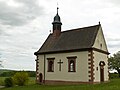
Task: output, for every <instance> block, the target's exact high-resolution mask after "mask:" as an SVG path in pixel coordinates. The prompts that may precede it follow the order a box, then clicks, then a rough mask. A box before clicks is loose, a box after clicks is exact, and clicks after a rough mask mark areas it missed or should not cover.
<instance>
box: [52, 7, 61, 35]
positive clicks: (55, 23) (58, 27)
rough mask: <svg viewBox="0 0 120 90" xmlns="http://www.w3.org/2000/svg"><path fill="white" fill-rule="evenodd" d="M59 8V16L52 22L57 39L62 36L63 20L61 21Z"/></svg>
mask: <svg viewBox="0 0 120 90" xmlns="http://www.w3.org/2000/svg"><path fill="white" fill-rule="evenodd" d="M58 9H59V8H58V7H57V14H56V16H55V17H54V20H53V22H52V25H53V35H54V36H55V37H58V36H59V35H60V34H61V25H62V23H61V20H60V16H59V15H58Z"/></svg>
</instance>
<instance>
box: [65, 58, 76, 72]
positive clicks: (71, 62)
mask: <svg viewBox="0 0 120 90" xmlns="http://www.w3.org/2000/svg"><path fill="white" fill-rule="evenodd" d="M76 58H77V57H76V56H75V57H67V59H68V72H76Z"/></svg>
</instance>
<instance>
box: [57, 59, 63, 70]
mask: <svg viewBox="0 0 120 90" xmlns="http://www.w3.org/2000/svg"><path fill="white" fill-rule="evenodd" d="M58 64H59V71H61V68H62V67H61V66H62V64H63V62H62V61H61V59H60V60H59V62H58Z"/></svg>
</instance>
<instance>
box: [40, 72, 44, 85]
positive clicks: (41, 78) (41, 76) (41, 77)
mask: <svg viewBox="0 0 120 90" xmlns="http://www.w3.org/2000/svg"><path fill="white" fill-rule="evenodd" d="M39 82H40V84H42V82H43V75H42V73H40V74H39Z"/></svg>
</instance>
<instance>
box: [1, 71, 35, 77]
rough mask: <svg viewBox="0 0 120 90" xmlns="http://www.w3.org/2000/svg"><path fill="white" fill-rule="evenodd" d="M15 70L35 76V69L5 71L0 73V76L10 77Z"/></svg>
mask: <svg viewBox="0 0 120 90" xmlns="http://www.w3.org/2000/svg"><path fill="white" fill-rule="evenodd" d="M17 72H27V73H28V75H29V77H35V76H36V72H35V71H6V72H2V73H0V77H11V76H13V75H14V74H15V73H17Z"/></svg>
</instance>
